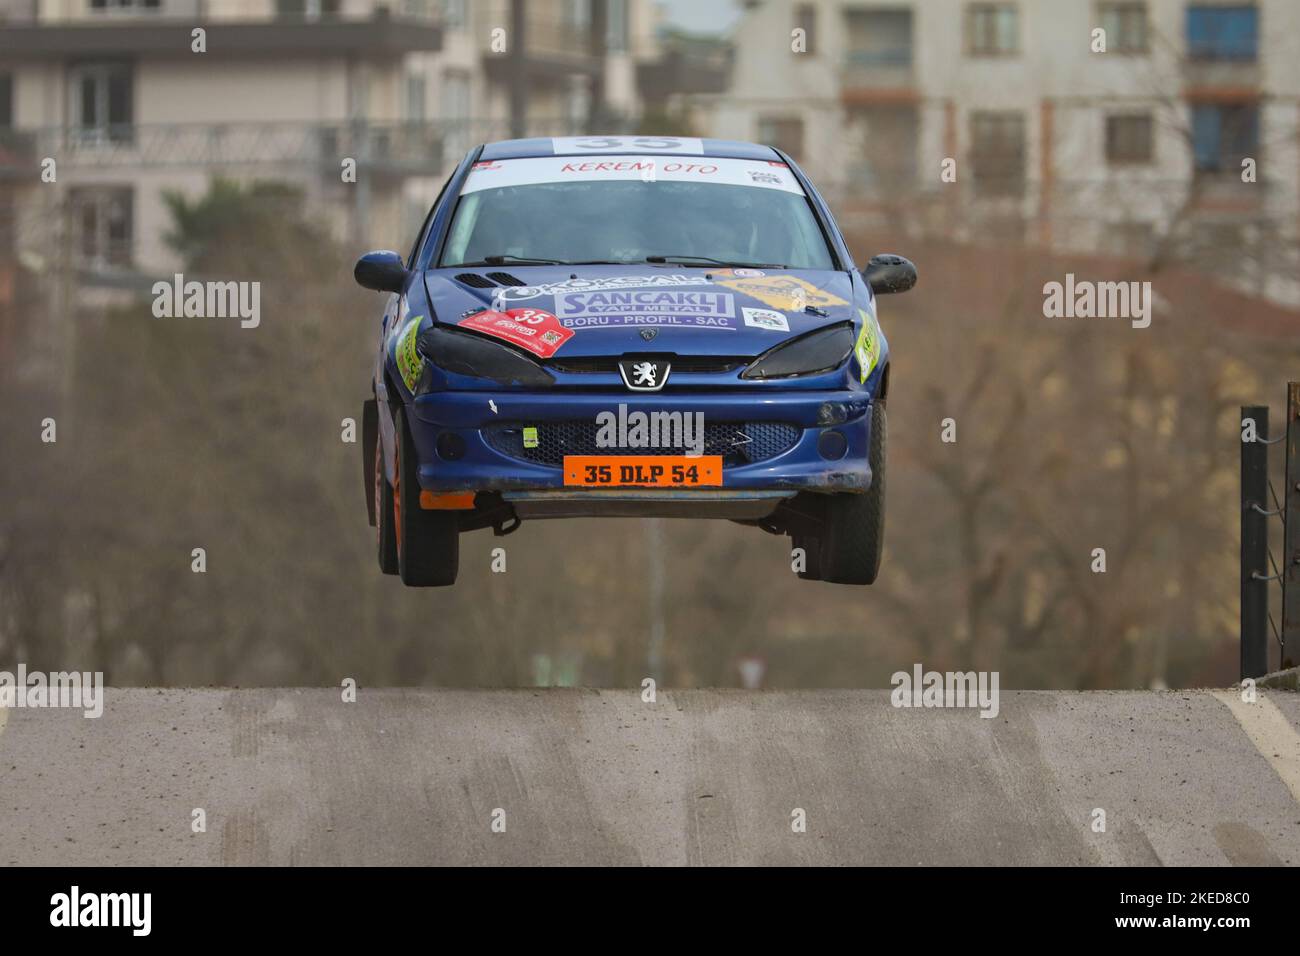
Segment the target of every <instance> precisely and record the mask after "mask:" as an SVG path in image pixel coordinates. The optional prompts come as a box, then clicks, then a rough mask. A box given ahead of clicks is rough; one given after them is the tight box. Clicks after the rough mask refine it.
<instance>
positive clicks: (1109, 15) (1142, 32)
mask: <svg viewBox="0 0 1300 956" xmlns="http://www.w3.org/2000/svg"><path fill="white" fill-rule="evenodd" d="M1097 13H1098V17H1097V19H1098V20H1099V21H1100V22H1101V28H1102V29H1103V30H1105V31H1106V51H1107V52H1108V53H1146V52H1147V5H1146V4H1145V3H1133V2H1130V0H1120V2H1114V3H1099V4H1097Z"/></svg>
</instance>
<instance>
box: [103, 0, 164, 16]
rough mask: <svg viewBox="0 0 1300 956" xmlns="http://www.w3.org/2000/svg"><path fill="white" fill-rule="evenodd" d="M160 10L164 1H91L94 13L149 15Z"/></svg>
mask: <svg viewBox="0 0 1300 956" xmlns="http://www.w3.org/2000/svg"><path fill="white" fill-rule="evenodd" d="M160 9H162V0H90V10H91V12H92V13H120V12H123V11H126V12H130V13H139V12H146V13H147V12H150V11H154V10H160Z"/></svg>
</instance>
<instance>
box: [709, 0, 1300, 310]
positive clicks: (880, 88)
mask: <svg viewBox="0 0 1300 956" xmlns="http://www.w3.org/2000/svg"><path fill="white" fill-rule="evenodd" d="M744 6H745V8H746V9H745V14H744V16H743V18H742V19H741V21H740V22H739V24H738V27H737V29H736V33H735V36H734V41H735V50H736V53H735V58H736V59H735V66H734V70H733V74H732V79H731V84H730V86H729V89H728V90H727V92H725V93H723V94H719V95H717V96H703V97H695V98H693V102H694V104H695V106H696V108H697V109H698V110H702V111H705V113H706V114H707V115H708V117H709V120H708V122H709V123H710V125H711V127H712V130H713V133H714V135H717V136H723V137H735V138H739V139H754V138H756V139H759V140H763V141H766V142H770V143H773V144H775V145H778V146H780V147H782V148H783V149H786V150H787V151H788V152H790V153H791V154H792V155H794V156H796V157H797V158H798V159H799V161H800V163H801V164H803V165H804V166H805V167H806V168H807V169H808V171H809V172H810V173H811V175H813V176H814V177H815V178H816V180H817V181H818V183H819V184H823V185H824V186H825V188H826V189H827V190H828V191H829V192H832V193H835V194H837V196H839V197H841V199H842V201H843V202H844V203H845V204H846V205H847V207H848V208H849V209H850V210H851V211H852V214H856V215H858V216H860V217H862V220H863V221H864V222H867V223H873V224H875V225H880V226H885V225H888V226H890V227H897V228H902V229H908V230H912V231H930V232H938V233H944V234H947V235H953V236H956V237H960V238H978V237H982V236H988V235H994V236H998V237H1001V238H1006V239H1012V240H1027V241H1037V242H1043V243H1046V244H1050V245H1051V246H1053V247H1056V248H1062V249H1077V250H1099V251H1108V252H1112V253H1119V254H1124V255H1134V256H1136V255H1154V254H1155V250H1157V249H1159V248H1161V245H1162V244H1167V243H1168V242H1170V241H1171V240H1175V239H1176V240H1177V242H1178V245H1179V248H1180V250H1181V251H1182V252H1184V253H1187V254H1189V255H1193V254H1201V253H1205V254H1208V253H1210V252H1213V253H1215V254H1216V255H1219V254H1221V253H1222V251H1223V250H1225V249H1228V250H1231V249H1243V248H1248V249H1250V250H1251V256H1250V259H1251V261H1252V263H1253V264H1252V265H1250V268H1255V269H1256V270H1257V271H1258V273H1259V274H1258V275H1256V276H1255V281H1256V284H1257V285H1259V286H1261V287H1262V286H1266V287H1267V290H1266V291H1268V293H1269V294H1270V295H1274V296H1277V297H1279V298H1281V299H1284V300H1287V301H1296V300H1297V299H1300V288H1297V287H1296V284H1295V280H1294V278H1293V277H1294V276H1295V275H1296V273H1297V271H1300V270H1297V269H1296V267H1295V259H1294V249H1295V243H1296V236H1297V227H1298V225H1300V222H1298V220H1300V142H1298V140H1297V133H1298V131H1300V5H1297V4H1296V3H1295V2H1294V0H1210V2H1201V0H1053V2H1051V3H1041V2H1032V0H913V2H904V0H880V2H872V0H857V2H846V0H803V2H791V0H748V2H746V3H745V4H744ZM1099 30H1100V31H1104V51H1103V46H1102V42H1101V41H1102V36H1103V34H1101V33H1098V32H1097V31H1099ZM1247 159H1250V160H1253V161H1254V163H1255V176H1256V181H1255V182H1253V183H1243V182H1242V181H1241V178H1242V177H1241V174H1242V162H1243V160H1247ZM947 161H952V162H947ZM945 171H947V172H948V174H949V175H948V179H952V178H953V177H955V182H948V181H946V180H945V178H944V173H945ZM1278 256H1284V257H1288V256H1289V258H1285V260H1284V261H1283V260H1276V257H1278ZM1261 257H1264V258H1268V257H1274V259H1275V260H1276V261H1270V262H1269V263H1267V264H1265V265H1262V266H1261V265H1259V261H1258V260H1260V259H1261Z"/></svg>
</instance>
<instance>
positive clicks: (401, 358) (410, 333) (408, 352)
mask: <svg viewBox="0 0 1300 956" xmlns="http://www.w3.org/2000/svg"><path fill="white" fill-rule="evenodd" d="M422 318H423V316H419V315H417V316H413V317H412V319H411V321H410V322H408V323H407V325H406V328H405V329H404V330H403V331H402V335H401V337H400V338H398V340H397V347H396V349H395V351H394V353H393V357H394V358H395V359H396V360H397V374H398V375H400V376H402V382H403V383H404V384H405V385H406V389H407V391H410V392H414V391H415V383H416V382H418V381H419V380H420V373H421V372H422V371H424V359H423V358H421V357H420V353H419V352H418V351H417V350H416V348H415V337H416V335H418V334H419V332H420V321H421V319H422Z"/></svg>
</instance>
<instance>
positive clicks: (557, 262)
mask: <svg viewBox="0 0 1300 956" xmlns="http://www.w3.org/2000/svg"><path fill="white" fill-rule="evenodd" d="M507 263H515V264H516V265H535V266H626V265H630V264H631V263H629V262H628V261H627V260H625V259H582V260H574V259H534V258H532V257H530V256H509V255H502V256H484V257H483V258H482V259H480V260H479V261H478V262H456V263H453V264H452V265H449V266H446V268H448V269H472V268H475V267H477V266H503V265H506V264H507Z"/></svg>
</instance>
